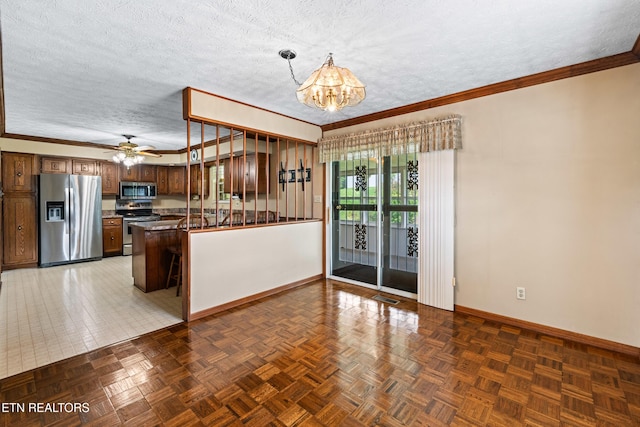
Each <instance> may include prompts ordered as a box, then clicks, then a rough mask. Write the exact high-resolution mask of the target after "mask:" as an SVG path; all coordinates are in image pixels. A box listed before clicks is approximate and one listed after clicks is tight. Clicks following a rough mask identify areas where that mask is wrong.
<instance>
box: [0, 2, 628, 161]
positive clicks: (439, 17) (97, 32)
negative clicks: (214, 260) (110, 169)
mask: <svg viewBox="0 0 640 427" xmlns="http://www.w3.org/2000/svg"><path fill="white" fill-rule="evenodd" d="M638 23H640V1H638V0H529V1H512V0H459V1H456V2H452V1H444V0H404V1H389V0H375V1H373V0H369V1H364V0H360V1H353V0H352V1H330V0H328V1H322V2H320V1H310V0H280V1H273V0H259V1H258V0H244V1H241V2H239V1H229V0H225V1H197V2H194V1H178V0H174V1H167V0H164V1H158V0H135V1H126V0H109V1H106V0H105V1H98V0H57V1H53V0H52V1H41V0H20V1H16V0H0V24H1V32H2V33H1V35H2V65H3V70H4V101H5V117H6V122H5V132H7V133H15V134H24V135H32V136H39V137H49V138H58V139H68V140H75V141H86V142H93V143H99V144H117V143H118V142H120V141H122V137H120V135H121V134H133V135H136V136H137V137H138V138H137V140H135V142H138V143H140V144H150V145H154V146H155V147H156V148H158V149H161V150H174V149H180V148H183V147H184V146H185V145H186V142H185V134H186V132H185V124H184V121H183V120H182V101H181V91H182V89H183V88H185V87H187V86H191V87H194V88H197V89H202V90H205V91H208V92H211V93H215V94H218V95H221V96H225V97H228V98H231V99H235V100H238V101H242V102H245V103H248V104H251V105H255V106H258V107H261V108H265V109H267V110H271V111H275V112H278V113H282V114H285V115H288V116H291V117H296V118H299V119H302V120H305V121H308V122H311V123H315V124H319V125H322V124H327V123H333V122H336V121H340V120H344V119H348V118H352V117H357V116H362V115H365V114H369V113H374V112H378V111H382V110H386V109H390V108H395V107H399V106H403V105H407V104H411V103H415V102H419V101H424V100H427V99H432V98H436V97H439V96H443V95H448V94H451V93H455V92H460V91H463V90H468V89H472V88H476V87H480V86H484V85H487V84H491V83H496V82H500V81H505V80H509V79H513V78H517V77H522V76H526V75H530V74H534V73H538V72H542V71H547V70H551V69H554V68H558V67H562V66H566V65H571V64H576V63H580V62H584V61H588V60H592V59H597V58H602V57H605V56H609V55H614V54H618V53H622V52H628V51H630V50H631V48H632V47H633V44H634V42H635V41H636V39H637V38H638V35H639V31H640V26H639V25H638ZM283 48H288V49H293V50H294V51H296V52H297V54H298V57H297V58H296V59H294V60H293V61H292V65H293V69H294V72H295V73H296V78H297V79H298V80H299V81H303V80H304V79H306V78H307V77H308V76H309V74H311V72H312V71H313V70H315V69H316V68H318V67H319V66H320V65H321V64H322V62H323V61H324V59H325V57H326V56H327V54H328V53H329V52H332V53H333V54H334V59H335V63H336V65H338V66H340V67H347V68H350V69H351V70H352V71H353V73H354V74H355V75H356V76H357V77H358V78H359V79H360V80H361V81H362V82H363V83H364V84H365V85H366V87H367V98H366V99H365V100H364V101H363V102H362V103H361V104H360V105H358V106H356V107H350V108H345V109H344V110H342V111H339V112H336V113H326V112H322V111H318V110H315V109H312V108H310V107H306V106H304V105H302V104H300V103H298V101H297V100H296V96H295V89H296V85H295V83H294V82H293V81H292V79H291V76H290V73H289V68H288V65H287V62H286V61H285V60H283V59H282V58H280V56H279V55H278V51H279V50H280V49H283Z"/></svg>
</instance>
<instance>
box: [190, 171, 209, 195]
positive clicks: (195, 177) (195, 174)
mask: <svg viewBox="0 0 640 427" xmlns="http://www.w3.org/2000/svg"><path fill="white" fill-rule="evenodd" d="M201 177H202V174H201V173H200V165H191V186H190V188H189V191H190V194H191V195H192V196H193V195H196V194H197V195H198V196H202V198H203V199H206V198H207V197H209V168H208V167H205V168H204V191H203V194H200V178H201Z"/></svg>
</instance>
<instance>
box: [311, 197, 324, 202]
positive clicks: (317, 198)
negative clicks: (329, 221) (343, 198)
mask: <svg viewBox="0 0 640 427" xmlns="http://www.w3.org/2000/svg"><path fill="white" fill-rule="evenodd" d="M313 202H314V203H322V196H313Z"/></svg>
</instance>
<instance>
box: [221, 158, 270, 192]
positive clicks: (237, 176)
mask: <svg viewBox="0 0 640 427" xmlns="http://www.w3.org/2000/svg"><path fill="white" fill-rule="evenodd" d="M244 165H245V157H244V156H238V157H234V158H233V170H231V169H232V168H231V159H225V161H224V192H225V193H233V194H241V193H242V192H243V191H244V190H246V192H247V194H251V193H255V192H256V186H257V188H258V194H265V193H266V192H267V155H266V154H265V153H258V154H257V156H256V154H247V157H246V166H247V167H246V169H245V167H244ZM232 178H233V182H231V181H232ZM232 185H233V188H232Z"/></svg>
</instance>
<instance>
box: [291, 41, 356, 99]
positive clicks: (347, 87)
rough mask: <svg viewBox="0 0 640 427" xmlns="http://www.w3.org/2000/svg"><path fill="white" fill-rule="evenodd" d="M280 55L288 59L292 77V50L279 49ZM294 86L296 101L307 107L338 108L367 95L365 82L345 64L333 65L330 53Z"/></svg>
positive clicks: (293, 53) (294, 54)
mask: <svg viewBox="0 0 640 427" xmlns="http://www.w3.org/2000/svg"><path fill="white" fill-rule="evenodd" d="M280 56H281V57H282V58H284V59H286V60H287V61H288V62H289V70H290V71H291V77H292V78H293V80H294V81H295V82H296V83H298V81H297V80H296V79H295V77H294V75H293V68H291V59H293V58H295V57H296V53H295V52H293V51H292V50H288V49H286V50H281V51H280ZM298 85H299V86H300V87H299V88H298V90H296V96H297V98H298V101H300V102H302V103H303V104H305V105H308V106H309V107H317V108H320V109H322V110H325V111H338V110H341V109H342V108H344V107H347V106H351V107H352V106H354V105H357V104H359V103H360V102H361V101H362V100H363V99H364V98H365V96H366V92H365V89H364V85H363V84H362V82H360V80H358V78H357V77H356V76H354V75H353V73H352V72H351V71H349V69H348V68H342V67H336V66H335V65H334V63H333V54H332V53H330V54H329V56H327V59H326V60H325V61H324V64H322V66H321V67H320V68H318V69H317V70H315V71H314V72H313V73H312V74H311V76H309V78H308V79H307V80H305V81H304V83H302V84H300V83H298Z"/></svg>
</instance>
